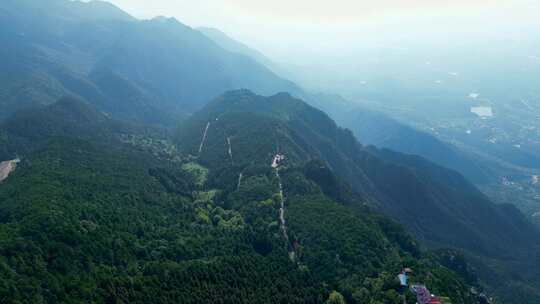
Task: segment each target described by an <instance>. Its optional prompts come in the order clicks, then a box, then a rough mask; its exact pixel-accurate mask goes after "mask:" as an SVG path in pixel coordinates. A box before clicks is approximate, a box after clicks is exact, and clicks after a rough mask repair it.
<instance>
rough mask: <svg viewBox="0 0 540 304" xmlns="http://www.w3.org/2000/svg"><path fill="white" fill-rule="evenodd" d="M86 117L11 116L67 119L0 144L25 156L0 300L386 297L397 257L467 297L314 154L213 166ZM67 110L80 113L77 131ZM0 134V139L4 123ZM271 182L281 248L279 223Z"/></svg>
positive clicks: (3, 257) (60, 106) (3, 212)
mask: <svg viewBox="0 0 540 304" xmlns="http://www.w3.org/2000/svg"><path fill="white" fill-rule="evenodd" d="M92 113H94V112H93V111H92V110H91V108H88V106H87V105H86V104H84V103H82V101H77V100H71V101H69V102H67V101H65V100H64V101H60V102H59V103H57V104H54V105H52V106H49V107H46V108H44V109H42V110H41V111H38V112H35V113H34V114H33V115H32V116H29V115H17V116H15V117H14V118H13V119H12V120H11V123H13V124H17V123H22V122H24V121H29V120H28V119H29V118H28V117H32V119H33V120H35V121H49V122H53V123H58V124H60V125H62V126H64V127H66V129H61V128H57V127H54V128H50V129H48V130H49V131H50V132H47V133H43V131H42V128H41V127H42V126H41V125H39V124H36V125H35V129H32V124H31V125H29V127H28V128H27V129H26V130H25V131H24V132H19V133H18V134H17V136H18V137H22V138H32V136H35V135H36V134H39V136H40V137H41V139H42V142H41V143H40V145H38V146H26V145H25V146H17V145H16V144H15V145H13V146H11V147H12V148H13V149H15V150H17V151H16V152H17V153H18V149H19V147H22V148H23V150H22V151H24V155H21V158H22V162H21V164H20V167H19V168H18V169H17V171H15V172H14V173H13V174H12V175H11V176H10V177H9V178H8V179H7V180H6V181H5V182H4V183H2V184H0V244H1V246H0V274H1V277H2V278H3V279H2V284H0V299H1V301H2V302H5V303H17V302H33V303H40V302H45V303H54V302H111V303H119V302H130V303H178V302H182V303H201V302H205V303H212V302H216V303H254V302H257V303H282V302H287V303H323V302H325V301H326V300H327V299H328V298H329V297H330V294H333V295H334V296H335V295H336V294H341V295H343V297H344V299H346V300H347V301H348V302H349V303H366V302H373V303H396V304H397V303H401V300H400V299H399V297H398V294H397V292H396V288H397V287H398V286H397V282H396V280H395V275H396V273H397V272H399V271H400V269H401V268H402V267H404V266H407V267H412V268H413V269H414V270H415V273H414V276H413V280H415V281H418V282H425V283H426V284H428V285H429V286H430V287H431V289H432V290H433V291H434V292H436V293H438V294H441V295H446V296H449V297H451V298H452V300H453V303H477V299H476V296H475V295H474V294H472V293H471V292H470V290H469V288H470V286H472V285H474V284H475V281H474V278H473V279H471V278H470V277H469V276H468V275H467V272H465V273H464V272H463V271H462V269H461V270H460V269H459V268H458V267H453V266H452V265H448V264H446V263H444V260H445V258H444V255H443V254H435V253H427V252H423V251H422V250H421V249H420V248H419V247H418V244H417V243H416V242H415V241H414V240H413V239H412V238H411V237H410V236H409V235H408V234H407V233H405V232H404V230H403V229H402V228H400V226H398V225H397V224H395V223H393V222H392V221H390V220H388V219H386V218H384V217H382V216H380V215H378V214H376V213H374V212H373V211H371V210H370V209H369V208H367V207H365V206H362V205H361V204H356V203H354V202H360V201H362V199H361V198H360V197H358V196H357V195H356V194H354V192H352V191H351V190H350V189H349V188H348V187H347V186H346V185H344V184H343V183H342V182H340V179H339V178H337V177H335V176H334V175H333V173H332V171H331V170H329V169H328V168H327V167H326V166H325V165H324V163H323V162H320V161H316V160H314V161H312V162H307V163H303V164H302V163H300V162H298V163H296V164H294V163H292V162H290V163H286V164H285V163H284V164H282V165H281V166H280V168H279V171H280V174H279V175H276V172H275V170H276V169H275V168H272V167H271V166H270V162H264V163H258V162H257V161H258V159H257V158H255V157H254V156H253V159H252V160H248V159H247V158H248V157H250V156H249V155H247V154H246V156H245V157H246V159H244V161H238V162H235V163H234V164H233V163H227V164H225V163H221V164H219V163H217V162H216V164H219V165H213V164H210V163H209V162H207V161H205V159H204V158H203V157H201V158H197V156H195V155H193V156H189V155H188V154H180V153H178V152H177V153H156V149H158V148H159V146H156V145H149V144H146V143H148V142H152V138H146V139H145V140H142V139H141V140H126V138H130V139H133V138H141V137H144V136H146V135H145V134H144V133H138V129H133V128H128V127H125V128H123V127H119V126H118V125H122V124H121V123H115V122H114V121H112V120H111V119H109V118H107V117H105V116H99V115H95V116H94V114H92ZM71 117H87V118H88V120H87V122H88V124H86V125H85V127H86V129H85V130H84V131H85V132H86V133H83V132H82V130H81V129H79V128H77V124H78V123H77V122H76V121H74V120H72V119H71ZM18 120H21V121H18ZM90 122H91V123H90ZM111 125H112V126H115V127H111ZM69 126H71V128H69V130H70V132H67V131H65V130H67V129H68V128H67V127H69ZM3 132H4V134H7V135H8V136H6V142H7V143H8V144H9V141H10V138H15V137H13V136H14V135H11V136H10V134H14V133H13V132H14V131H13V130H3ZM90 133H95V134H97V135H98V136H90V135H85V134H90ZM105 136H106V137H105ZM258 136H259V137H264V136H265V134H264V133H260V134H258ZM103 138H107V139H108V140H102V139H103ZM154 140H156V139H154ZM209 140H210V137H209ZM155 142H158V141H157V140H156V141H155ZM232 147H233V149H235V146H234V143H233V146H232ZM233 151H236V150H233ZM159 152H163V151H159ZM238 152H240V151H238ZM233 153H234V152H233ZM233 155H234V154H233ZM240 172H241V173H242V174H243V178H242V180H241V181H240V182H238V178H237V177H238V175H239V173H240ZM329 181H333V183H329ZM280 183H282V185H283V188H282V189H283V191H284V196H285V199H286V201H285V204H286V212H285V219H286V221H287V225H288V234H289V237H290V238H289V241H290V244H287V243H286V240H285V239H284V238H283V236H282V234H281V233H280V232H279V229H280V227H279V223H278V221H279V189H280V187H279V184H280ZM329 186H330V187H329ZM344 223H346V224H345V225H344ZM291 247H292V248H294V251H295V253H296V255H295V258H294V259H292V260H291V258H290V254H289V253H288V250H290V249H289V248H291ZM444 265H446V266H444ZM452 269H455V270H452ZM455 271H460V273H459V274H457V273H456V272H455ZM407 296H408V297H411V299H412V294H408V295H407Z"/></svg>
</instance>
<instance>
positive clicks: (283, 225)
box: [271, 154, 296, 262]
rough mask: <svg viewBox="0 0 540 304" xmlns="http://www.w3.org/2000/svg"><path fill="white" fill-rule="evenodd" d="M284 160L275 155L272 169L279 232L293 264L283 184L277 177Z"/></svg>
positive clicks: (279, 177) (279, 155)
mask: <svg viewBox="0 0 540 304" xmlns="http://www.w3.org/2000/svg"><path fill="white" fill-rule="evenodd" d="M284 159H285V156H283V155H281V154H276V155H275V156H274V159H273V160H272V165H271V166H272V168H274V172H275V174H276V177H277V179H278V185H279V200H280V207H279V226H280V228H281V232H282V233H283V238H284V239H285V242H286V244H287V251H288V252H289V258H290V259H291V261H293V262H294V260H295V255H296V253H295V252H294V248H293V246H292V245H291V241H290V239H289V234H288V232H287V221H286V220H285V212H286V210H285V196H284V195H283V184H282V182H281V176H280V175H279V163H280V162H281V161H282V160H284Z"/></svg>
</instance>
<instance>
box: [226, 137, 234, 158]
mask: <svg viewBox="0 0 540 304" xmlns="http://www.w3.org/2000/svg"><path fill="white" fill-rule="evenodd" d="M227 144H228V145H229V150H228V152H229V158H230V159H231V163H232V162H233V157H232V146H231V138H230V137H227Z"/></svg>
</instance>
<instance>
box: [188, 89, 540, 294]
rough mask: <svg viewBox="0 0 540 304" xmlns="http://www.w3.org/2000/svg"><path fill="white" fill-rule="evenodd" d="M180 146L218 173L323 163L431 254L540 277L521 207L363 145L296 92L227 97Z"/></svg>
mask: <svg viewBox="0 0 540 304" xmlns="http://www.w3.org/2000/svg"><path fill="white" fill-rule="evenodd" d="M177 141H178V143H179V145H180V147H181V149H183V151H184V153H188V154H192V155H198V160H199V162H200V163H201V164H203V165H205V166H212V167H220V166H227V165H228V164H231V163H232V164H234V165H236V166H240V167H241V166H243V165H246V164H252V165H255V164H259V165H264V164H270V163H271V162H272V157H273V156H274V155H275V154H276V153H280V154H283V155H284V156H285V160H284V163H285V165H286V166H291V167H296V166H298V165H299V164H303V163H306V162H310V161H311V160H314V159H321V160H322V161H323V162H324V164H325V166H327V167H328V168H330V169H331V171H332V172H334V173H335V174H336V175H337V176H338V177H339V178H340V179H342V180H344V181H346V182H347V183H348V184H350V186H351V189H352V191H353V192H355V193H356V195H357V199H356V200H354V201H355V202H354V203H352V205H353V206H364V205H366V204H367V205H368V206H372V207H373V208H376V209H379V210H380V211H382V212H384V213H386V214H387V215H390V216H391V217H393V218H394V219H395V220H397V221H399V222H400V223H401V224H403V225H404V226H405V227H406V228H407V229H408V231H411V232H412V233H413V234H414V235H415V236H416V237H417V238H418V239H420V240H421V241H422V242H423V243H424V244H427V245H429V246H430V247H435V248H440V247H447V246H451V247H454V248H458V249H461V250H464V251H465V252H468V253H470V255H471V256H472V257H473V258H474V257H481V258H478V260H479V261H481V260H491V261H497V262H494V264H504V263H505V262H509V263H510V260H511V261H512V262H511V263H518V264H519V263H520V262H519V261H520V260H521V261H522V263H523V264H522V265H521V266H518V265H514V266H515V268H514V271H516V269H520V271H517V272H515V273H514V275H517V273H520V275H521V276H524V277H525V276H526V277H528V278H529V279H530V278H531V277H533V278H534V277H537V274H534V271H532V272H531V271H530V269H529V271H524V272H521V270H522V269H525V268H526V267H527V266H525V265H531V264H530V263H536V262H535V260H534V258H533V259H531V258H530V257H528V258H527V257H526V256H527V255H529V254H531V252H538V244H539V243H538V242H539V241H540V238H539V233H538V231H537V230H536V229H535V228H534V227H533V226H532V225H531V224H530V223H529V222H528V221H527V220H526V219H525V218H524V217H523V215H522V214H521V213H520V212H519V211H518V210H517V209H515V207H513V206H511V205H496V204H494V203H492V202H491V201H489V199H487V198H486V197H485V196H484V195H483V194H482V193H481V192H480V191H478V190H477V189H476V188H475V187H474V186H473V185H472V184H470V183H469V182H468V181H467V180H466V179H465V178H463V176H461V175H460V174H459V173H457V172H455V171H452V170H449V169H446V168H443V167H440V166H438V165H435V164H433V163H430V162H429V161H426V160H425V159H422V158H420V157H416V156H409V155H404V154H400V153H396V152H392V151H389V150H380V149H377V148H374V147H365V146H362V145H361V144H360V143H358V142H357V141H356V139H355V138H354V136H353V135H352V133H351V132H350V131H348V130H344V129H341V128H339V127H338V126H337V125H336V124H335V123H334V122H333V121H332V120H331V119H330V118H329V117H328V116H327V115H326V114H324V113H323V112H321V111H319V110H317V109H315V108H313V107H311V106H309V105H308V104H306V103H304V102H303V101H301V100H298V99H295V98H293V97H291V96H290V95H289V94H285V93H281V94H277V95H274V96H271V97H262V96H259V95H256V94H253V93H251V92H249V91H234V92H229V93H227V94H225V95H223V96H221V97H219V98H217V99H216V100H214V101H213V102H211V103H210V104H208V105H207V106H206V107H205V108H203V110H201V111H200V112H198V113H196V114H195V115H193V117H191V118H190V119H189V120H188V121H187V122H186V124H184V125H183V126H182V127H181V128H180V131H179V135H178V139H177ZM236 173H237V174H239V172H236ZM229 174H230V172H229ZM229 176H230V175H229ZM233 176H234V175H233ZM229 178H231V179H233V177H232V176H230V177H229ZM332 184H334V183H332V182H328V186H329V188H332V187H331V186H330V185H332ZM333 192H336V189H335V188H334V189H327V192H326V193H333ZM341 192H343V191H341ZM533 255H534V254H533ZM494 264H491V265H480V266H479V267H487V268H488V269H491V273H493V272H497V270H495V268H496V267H500V266H494ZM507 270H508V269H505V270H504V271H502V274H500V273H499V275H501V276H505V275H508V273H505V271H507ZM483 274H486V273H483ZM489 278H490V275H486V276H485V277H482V279H485V280H486V282H487V281H489ZM527 280H528V279H527ZM503 281H504V279H503ZM518 281H520V280H519V279H518ZM497 282H500V281H497ZM536 282H538V281H536ZM521 283H523V282H521ZM534 284H537V283H532V284H531V286H534ZM536 286H537V285H536ZM491 287H493V288H494V289H498V288H501V287H500V286H495V285H491ZM536 288H537V287H536ZM498 292H500V293H501V294H505V293H506V292H507V290H506V289H505V288H504V287H503V288H501V289H499V290H498Z"/></svg>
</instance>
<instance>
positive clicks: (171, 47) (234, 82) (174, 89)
mask: <svg viewBox="0 0 540 304" xmlns="http://www.w3.org/2000/svg"><path fill="white" fill-rule="evenodd" d="M0 28H1V30H0V38H1V39H2V41H3V42H4V47H3V48H2V50H1V51H0V55H1V56H2V58H3V60H2V62H1V63H0V68H1V69H2V70H3V71H5V74H4V75H3V76H2V83H1V85H0V97H1V98H0V100H2V101H1V102H0V113H1V114H0V115H1V116H0V119H2V118H6V117H8V116H9V115H10V114H11V113H14V112H16V111H17V110H20V109H23V108H26V107H32V106H34V105H46V104H51V103H53V102H55V101H56V100H58V99H59V98H61V97H62V96H65V95H67V94H69V95H74V96H79V97H82V98H84V99H86V100H88V101H89V102H90V103H92V104H95V105H97V106H98V109H100V110H102V111H105V112H107V113H109V114H111V115H113V116H116V117H118V118H121V119H124V120H129V121H139V122H144V123H153V124H169V125H174V124H175V123H176V121H178V119H180V118H183V117H186V116H188V115H189V114H190V113H191V112H193V111H195V110H196V109H198V108H200V107H201V106H202V105H203V104H204V103H205V102H206V101H207V100H210V99H211V98H213V97H214V96H216V95H218V94H221V93H222V92H223V91H226V90H230V89H239V88H249V89H251V90H254V91H256V92H260V93H262V94H273V93H276V92H279V91H290V92H297V91H299V89H298V88H297V87H296V86H295V85H294V84H293V83H291V82H289V81H287V80H284V79H281V78H280V77H278V76H276V75H275V74H274V73H272V72H271V71H270V70H268V69H267V68H266V67H264V66H263V65H261V64H259V63H257V62H256V61H255V60H253V59H251V58H249V57H246V56H244V55H241V54H237V53H232V52H230V51H227V50H225V49H223V48H221V47H219V46H218V45H217V44H216V43H214V42H213V41H211V40H210V39H208V38H207V37H206V36H204V35H203V34H201V33H200V32H199V31H197V30H194V29H192V28H190V27H188V26H186V25H184V24H182V23H180V22H178V21H177V20H175V19H172V18H169V19H168V18H155V19H152V20H137V19H135V18H133V17H131V16H129V15H128V14H126V13H124V12H122V11H121V10H120V9H118V8H116V7H114V6H113V5H111V4H108V3H106V2H100V1H91V2H78V1H68V0H54V1H46V2H36V1H29V0H24V1H12V0H9V1H3V2H2V3H1V4H0Z"/></svg>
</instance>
